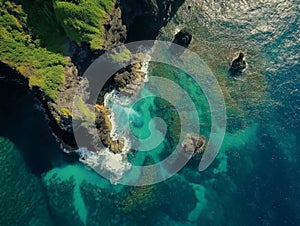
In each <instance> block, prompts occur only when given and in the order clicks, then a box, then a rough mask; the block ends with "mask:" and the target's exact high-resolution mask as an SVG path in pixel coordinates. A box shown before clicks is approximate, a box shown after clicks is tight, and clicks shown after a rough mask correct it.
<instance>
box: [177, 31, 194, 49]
mask: <svg viewBox="0 0 300 226" xmlns="http://www.w3.org/2000/svg"><path fill="white" fill-rule="evenodd" d="M191 41H192V35H191V33H189V32H188V31H187V30H186V29H185V28H184V29H182V30H180V31H179V32H178V33H177V34H176V35H175V37H174V40H173V43H175V44H177V45H180V46H182V47H185V48H187V47H188V46H189V45H190V43H191Z"/></svg>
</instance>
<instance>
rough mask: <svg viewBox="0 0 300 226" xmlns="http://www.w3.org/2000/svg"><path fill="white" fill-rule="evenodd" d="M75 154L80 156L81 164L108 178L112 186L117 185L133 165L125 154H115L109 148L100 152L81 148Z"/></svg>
mask: <svg viewBox="0 0 300 226" xmlns="http://www.w3.org/2000/svg"><path fill="white" fill-rule="evenodd" d="M75 152H76V153H78V154H79V156H80V161H81V162H83V163H84V164H86V165H88V166H89V167H91V168H92V169H93V170H95V171H96V172H97V173H98V174H100V175H102V176H104V177H106V178H108V179H109V180H110V182H111V183H112V184H117V183H118V182H119V181H120V179H121V178H122V176H123V174H124V172H125V171H127V170H129V169H130V168H131V164H130V163H129V162H128V161H127V158H126V155H125V154H124V153H122V154H114V153H112V152H111V151H110V150H109V149H108V148H104V149H102V150H100V151H98V152H91V151H89V150H87V149H86V148H79V149H77V150H76V151H75Z"/></svg>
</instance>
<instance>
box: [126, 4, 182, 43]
mask: <svg viewBox="0 0 300 226" xmlns="http://www.w3.org/2000/svg"><path fill="white" fill-rule="evenodd" d="M183 2H184V0H140V1H136V0H121V1H120V8H121V10H122V19H123V21H124V23H125V25H126V27H127V30H128V37H127V42H132V41H138V40H153V39H155V37H156V36H157V34H158V32H159V30H160V28H162V27H163V26H165V25H166V24H167V23H168V21H170V19H171V18H172V17H173V16H174V15H175V13H176V12H177V10H178V9H179V7H180V6H181V5H182V4H183Z"/></svg>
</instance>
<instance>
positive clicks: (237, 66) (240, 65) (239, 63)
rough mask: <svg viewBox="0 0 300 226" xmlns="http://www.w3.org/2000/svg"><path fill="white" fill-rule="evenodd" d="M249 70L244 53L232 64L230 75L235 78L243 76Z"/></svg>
mask: <svg viewBox="0 0 300 226" xmlns="http://www.w3.org/2000/svg"><path fill="white" fill-rule="evenodd" d="M246 68H247V63H246V61H245V55H244V53H242V52H240V54H239V56H238V57H237V58H236V59H234V60H233V61H232V63H231V67H230V69H229V73H230V74H231V75H233V76H237V75H240V74H242V73H243V72H244V71H245V70H246Z"/></svg>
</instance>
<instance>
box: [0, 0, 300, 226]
mask: <svg viewBox="0 0 300 226" xmlns="http://www.w3.org/2000/svg"><path fill="white" fill-rule="evenodd" d="M235 2H236V1H226V2H223V1H213V2H210V1H205V2H204V3H203V7H204V11H205V13H198V12H197V15H198V16H197V19H194V20H192V19H191V21H190V22H188V24H190V27H191V29H192V30H193V32H194V33H195V35H194V41H193V43H192V46H191V48H192V50H193V51H195V52H197V53H198V54H200V56H201V57H202V59H204V61H205V62H206V63H207V64H208V65H209V66H210V68H211V69H212V71H213V72H214V74H215V75H216V77H217V78H218V79H219V82H220V83H221V84H222V87H223V91H224V93H225V94H226V93H227V94H228V95H227V96H226V97H225V98H226V101H227V104H228V109H227V110H228V128H227V133H226V135H225V139H224V142H223V145H222V147H221V150H220V152H219V154H218V156H217V158H216V160H215V161H214V162H213V164H212V165H211V166H210V167H209V168H208V169H207V170H206V171H204V172H199V171H198V169H197V167H198V164H199V161H198V160H194V159H192V160H190V161H189V162H188V164H187V165H186V166H185V167H184V168H183V169H182V170H181V171H180V172H179V173H178V174H176V175H175V176H173V177H172V178H170V179H169V180H167V181H164V182H162V183H159V184H156V185H152V186H146V187H128V186H122V185H112V184H110V182H109V181H108V180H107V179H104V178H102V177H101V176H99V175H98V174H96V173H95V172H94V171H92V170H91V169H89V168H88V167H86V166H85V165H83V164H81V163H79V162H77V161H74V160H73V159H70V157H68V156H66V155H65V154H63V153H62V152H61V151H60V149H59V145H58V143H57V142H56V141H55V139H54V138H53V137H52V136H51V132H50V131H49V130H48V128H47V124H46V121H45V119H44V118H43V113H42V112H40V111H39V110H38V108H37V107H33V106H36V103H37V102H35V101H34V99H33V97H32V95H31V94H28V93H27V92H26V91H25V89H24V88H22V87H21V86H18V85H15V84H11V83H6V82H3V81H1V82H0V94H1V95H0V106H1V108H0V125H1V127H0V136H1V139H0V151H1V164H0V165H1V172H2V176H1V178H2V180H1V183H0V184H1V185H0V192H1V196H0V197H1V202H0V203H1V211H0V213H1V216H0V225H9V224H12V225H84V224H86V225H116V224H118V225H142V224H143V225H144V224H145V222H147V224H149V225H278V226H282V225H300V214H299V211H298V210H299V208H300V205H299V201H300V193H299V191H300V183H299V181H300V168H299V157H300V156H299V155H300V154H299V150H300V128H299V122H300V117H299V110H300V102H299V101H300V93H299V90H298V89H299V88H300V86H299V85H300V84H299V81H300V80H299V75H300V67H299V53H300V46H299V42H300V38H299V34H298V33H299V32H298V30H299V7H298V5H299V2H297V1H250V2H249V1H248V2H247V3H246V2H244V3H242V4H239V5H234V3H235ZM207 5H210V6H211V7H205V6H207ZM219 6H222V7H221V8H220V10H219V11H216V10H215V9H216V8H218V7H219ZM236 7H239V8H240V10H236ZM213 12H214V13H213ZM215 12H218V13H215ZM247 12H249V13H248V14H247ZM191 15H193V14H191ZM247 15H248V16H247ZM249 15H251V16H249ZM187 18H193V17H192V16H191V17H187ZM181 20H182V18H180V17H175V19H174V21H173V22H171V23H170V25H169V26H168V27H166V28H165V30H166V32H169V33H168V34H170V33H171V31H172V29H175V28H176V26H179V25H180V21H181ZM200 21H202V23H201V24H205V26H202V25H201V26H199V22H200ZM207 31H209V32H207ZM165 34H166V33H164V34H161V38H164V39H170V37H167V36H166V35H165ZM237 43H238V44H237ZM239 49H243V50H244V49H245V50H246V51H247V60H248V64H249V68H248V71H247V72H246V74H245V75H244V77H243V78H242V81H236V80H233V79H232V78H230V77H228V76H227V74H226V68H227V67H228V62H229V61H230V60H231V57H228V56H233V55H234V53H235V52H236V51H237V50H239ZM216 56H218V58H217V57H216ZM256 65H259V66H258V67H256ZM154 69H155V68H154ZM169 70H170V68H167V67H157V68H156V70H153V71H152V73H153V75H156V76H166V74H167V73H168V71H169ZM168 76H169V78H171V77H172V76H173V74H172V73H170V74H168ZM177 76H181V77H180V79H179V80H177V81H176V82H178V83H179V84H180V85H182V86H185V89H186V90H187V91H188V92H189V94H190V96H191V97H192V98H193V101H194V102H195V103H196V105H197V106H198V108H197V110H198V111H197V114H198V116H199V117H200V118H201V123H202V124H201V126H202V127H201V128H202V130H201V131H202V133H203V134H204V135H208V134H209V132H210V118H209V116H208V115H209V114H207V110H206V109H207V104H206V100H205V97H203V94H202V92H201V90H199V89H198V88H196V87H193V86H192V85H190V83H189V82H188V80H187V78H186V75H185V74H181V73H180V72H178V73H177ZM173 79H174V78H173ZM243 80H244V81H243ZM148 91H149V90H148ZM148 91H147V87H146V88H145V89H144V90H143V91H142V93H141V97H143V96H144V95H145V96H146V94H147V92H148ZM230 97H231V98H230ZM164 105H166V106H168V109H164V108H163V107H162V106H164ZM114 107H115V109H114V110H115V112H116V113H118V112H119V113H121V112H123V113H122V114H123V115H122V114H117V115H118V117H117V120H119V123H120V125H125V123H121V122H122V121H121V120H124V114H129V115H130V117H129V118H130V120H131V121H130V128H131V129H132V133H133V134H134V135H136V136H137V137H139V138H142V139H147V138H148V137H149V135H151V131H156V132H157V131H158V130H159V131H160V132H158V133H155V134H156V135H157V134H158V135H157V136H156V137H151V136H150V138H151V139H153V140H156V141H160V139H161V137H162V134H163V133H162V132H161V131H162V128H159V125H157V124H155V123H154V124H151V123H150V126H149V122H150V121H151V118H153V117H154V116H157V117H162V118H164V119H165V121H166V122H167V124H168V123H169V122H176V121H177V120H178V115H176V112H175V111H174V109H172V107H171V106H169V105H168V104H167V103H166V102H163V101H162V102H161V101H160V100H156V99H154V98H149V97H148V98H146V99H144V100H143V101H140V102H137V103H136V105H135V106H134V107H133V108H130V109H128V108H126V107H122V106H118V105H114ZM171 116H172V117H174V120H171V119H170V118H171ZM176 117H177V118H176ZM168 120H169V121H168ZM171 128H172V131H167V132H166V139H164V141H163V142H162V144H160V145H158V146H155V147H154V148H153V150H152V151H150V152H137V153H136V152H132V153H130V154H129V155H128V159H129V160H130V161H132V163H133V164H136V165H142V164H143V163H145V161H150V163H153V162H156V161H160V160H161V159H163V158H165V157H166V156H167V155H168V154H169V152H170V150H172V147H173V146H174V145H176V140H177V139H176V137H177V136H176V128H177V125H174V127H171ZM177 129H178V128H177ZM174 131H175V132H174ZM172 132H173V133H172ZM151 143H152V142H151ZM158 143H160V142H158ZM148 144H149V143H148ZM138 145H141V144H140V143H139V144H138ZM145 145H147V142H146V143H145ZM146 148H149V146H144V147H143V149H146ZM147 156H148V157H147ZM149 156H151V158H150V160H149ZM149 177H151V175H149ZM32 194H34V195H32Z"/></svg>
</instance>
